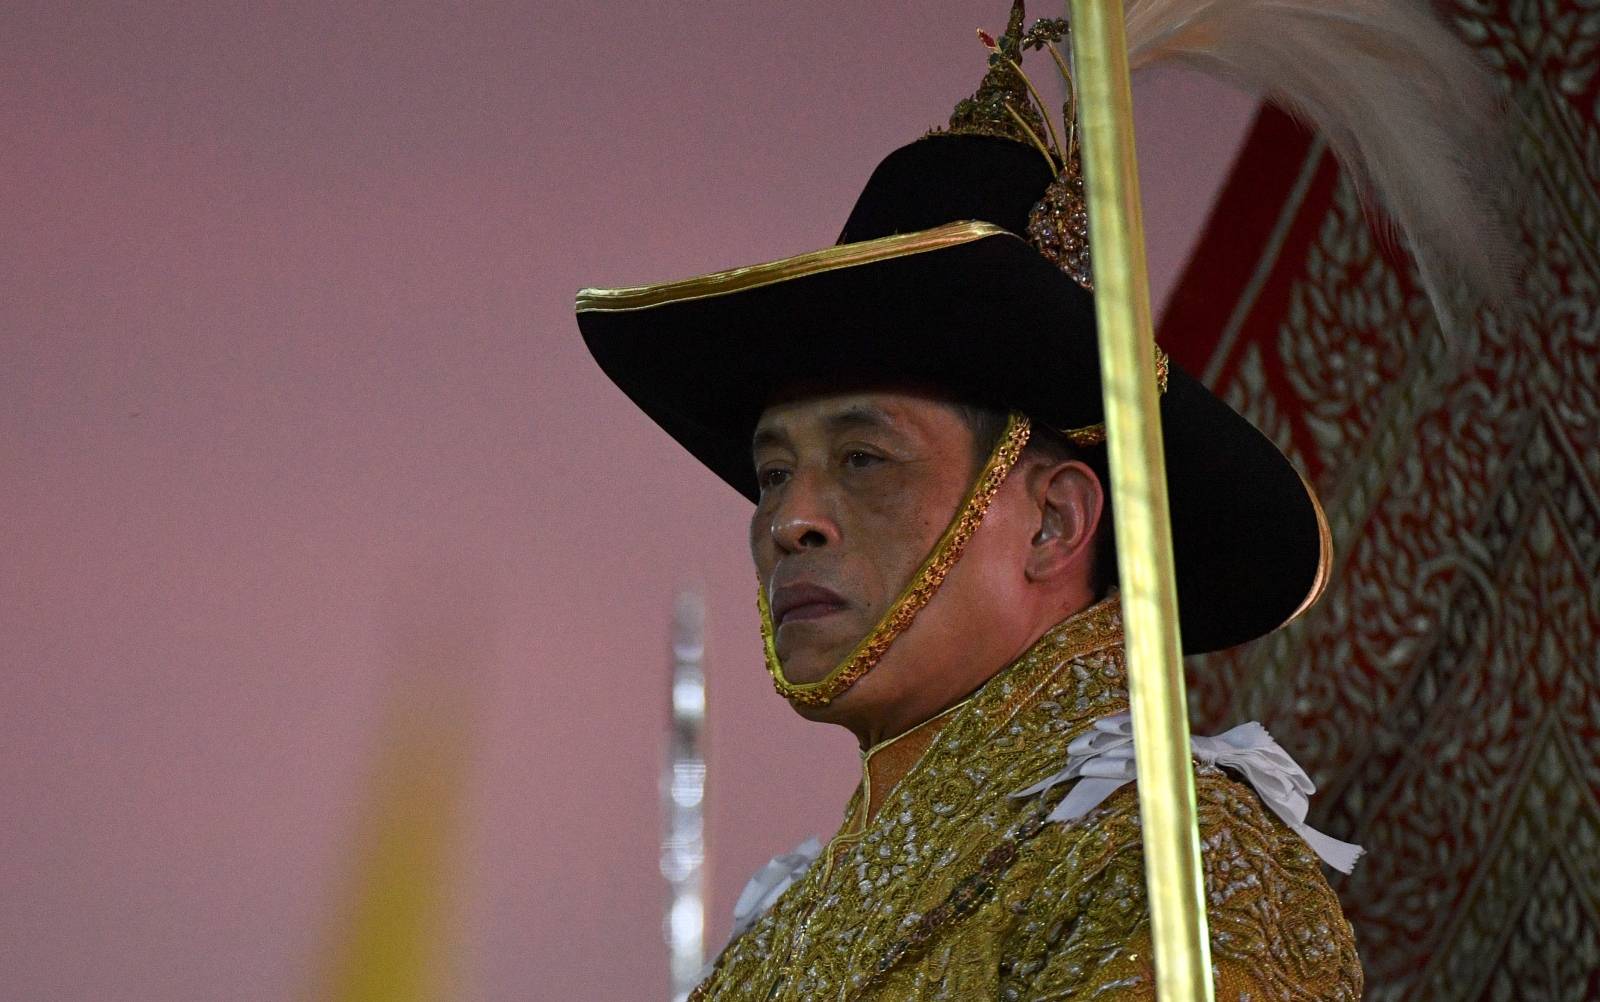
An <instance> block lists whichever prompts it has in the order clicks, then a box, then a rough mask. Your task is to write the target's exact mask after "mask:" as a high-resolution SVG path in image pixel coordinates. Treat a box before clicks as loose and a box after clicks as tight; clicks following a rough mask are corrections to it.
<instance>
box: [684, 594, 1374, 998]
mask: <svg viewBox="0 0 1600 1002" xmlns="http://www.w3.org/2000/svg"><path fill="white" fill-rule="evenodd" d="M1125 686H1126V679H1125V675H1124V668H1123V654H1122V631H1121V619H1120V614H1119V610H1118V607H1117V603H1116V601H1115V600H1114V599H1112V600H1108V601H1106V602H1102V603H1101V604H1099V605H1097V606H1095V607H1093V608H1092V609H1089V610H1086V611H1085V612H1083V613H1080V614H1079V615H1077V616H1075V617H1073V618H1071V619H1068V620H1067V621H1065V622H1063V623H1062V624H1061V625H1059V626H1057V627H1056V628H1055V629H1053V630H1052V631H1051V632H1050V633H1048V634H1046V635H1045V637H1043V638H1042V639H1041V640H1040V641H1039V643H1037V644H1036V645H1034V647H1033V648H1032V649H1031V650H1030V651H1029V652H1028V653H1027V654H1026V655H1024V656H1023V657H1022V658H1020V659H1019V660H1018V661H1017V662H1016V663H1014V664H1012V665H1011V666H1009V667H1008V668H1006V669H1005V670H1004V671H1002V672H1000V673H999V674H998V675H996V676H995V677H994V678H993V679H991V680H990V681H989V682H988V683H987V684H985V686H984V687H983V688H982V689H980V690H979V691H978V693H976V694H975V695H974V696H973V697H972V698H971V699H970V700H968V701H967V703H965V704H964V705H963V706H961V707H960V708H959V709H957V710H955V711H954V712H953V713H951V714H950V715H949V716H948V718H947V719H945V720H944V721H942V722H941V726H940V727H939V728H938V730H937V732H936V734H935V735H934V736H933V738H932V740H931V742H930V743H929V744H928V746H927V749H926V751H924V752H922V753H921V755H920V757H919V758H917V760H916V761H915V764H913V765H912V766H911V767H910V769H909V770H908V771H906V772H905V774H904V776H903V777H901V778H900V780H899V781H898V782H897V783H896V784H895V785H894V786H893V788H892V789H891V790H889V791H888V792H887V795H886V796H883V794H882V793H881V791H880V793H879V796H880V797H881V798H882V801H883V802H882V804H881V806H880V805H877V804H874V805H873V807H874V808H875V810H874V811H873V812H872V814H871V817H870V818H869V817H868V813H869V812H868V810H867V808H868V803H867V798H868V797H870V796H871V794H870V793H867V791H866V787H867V784H866V783H864V784H863V788H862V789H858V790H857V791H856V795H855V797H853V798H852V800H851V802H850V806H849V808H848V809H847V812H846V818H847V820H846V823H845V824H844V826H843V827H842V828H841V829H840V831H839V833H838V834H837V835H835V836H834V838H833V840H832V841H831V842H830V843H829V844H828V846H827V847H826V848H825V849H824V850H823V853H822V855H821V856H820V857H819V858H818V859H817V860H816V861H815V862H814V863H813V864H812V865H811V866H810V868H809V869H808V870H807V871H806V872H805V874H804V875H803V876H802V877H801V878H800V879H798V880H797V881H796V882H795V883H794V884H793V885H792V886H790V887H789V888H788V890H787V891H785V892H784V893H783V895H782V896H781V897H780V898H779V899H778V900H777V902H776V903H775V904H774V905H773V907H772V908H771V909H769V910H768V911H767V913H766V914H765V915H763V916H761V918H760V919H758V920H757V921H756V922H755V923H754V925H753V926H751V927H750V928H749V929H747V930H746V931H745V932H744V933H743V935H740V936H739V937H737V938H736V939H735V940H734V941H733V942H731V943H730V944H729V945H728V947H727V948H726V949H725V950H724V951H723V953H722V955H721V956H720V957H719V958H718V960H717V963H716V966H715V967H714V969H713V970H712V972H711V974H710V976H709V977H708V978H707V979H706V981H705V982H704V983H703V984H701V985H700V987H699V988H698V989H696V991H695V993H694V994H693V995H692V996H691V998H692V999H699V1000H705V1002H712V1000H714V1002H742V1000H756V999H759V1000H763V1002H776V1000H813V999H819V1000H820V999H839V1000H880V1002H887V1000H899V999H919V1000H920V999H962V1000H968V999H1004V1000H1010V999H1019V1000H1023V999H1025V1000H1088V999H1097V1000H1099V999H1107V1000H1110V999H1115V1000H1144V999H1154V998H1155V987H1154V981H1153V976H1152V968H1151V951H1150V918H1149V910H1148V907H1147V905H1146V900H1145V889H1144V876H1143V872H1144V871H1143V860H1142V856H1141V847H1140V841H1139V818H1138V801H1137V795H1136V792H1135V791H1134V789H1133V788H1132V787H1131V786H1129V787H1127V788H1124V789H1122V790H1120V791H1118V792H1117V793H1116V794H1113V795H1112V797H1111V798H1110V799H1108V800H1107V801H1106V802H1105V803H1104V804H1103V805H1102V806H1101V807H1100V808H1098V809H1097V810H1096V811H1093V812H1091V813H1090V814H1089V815H1088V816H1087V817H1085V818H1082V819H1080V820H1079V821H1075V822H1070V823H1048V822H1046V821H1045V820H1044V819H1045V816H1046V815H1047V814H1048V813H1049V811H1050V809H1051V808H1052V807H1053V806H1054V805H1055V803H1056V802H1057V801H1059V799H1060V797H1061V795H1062V794H1063V793H1064V792H1065V788H1058V789H1056V790H1054V791H1047V792H1046V793H1044V794H1040V795H1037V796H1034V797H1029V798H1022V799H1019V798H1014V797H1012V796H1011V794H1012V793H1013V792H1014V791H1017V790H1021V789H1024V788H1025V787H1027V786H1029V785H1030V784H1032V783H1034V782H1035V781H1036V780H1038V779H1041V778H1043V777H1044V776H1047V775H1050V774H1052V773H1054V772H1055V771H1057V770H1058V769H1060V768H1061V766H1062V765H1063V763H1065V761H1066V756H1067V750H1066V749H1067V744H1068V742H1070V741H1071V740H1072V739H1073V738H1074V737H1076V736H1077V735H1078V734H1080V733H1081V732H1083V731H1084V730H1085V729H1086V728H1087V727H1088V726H1089V725H1090V724H1092V723H1093V722H1094V721H1095V720H1096V719H1098V718H1100V717H1103V716H1106V715H1108V714H1112V713H1117V712H1120V711H1122V710H1125V709H1126V708H1127V695H1126V688H1125ZM869 776H870V771H869ZM1197 796H1198V801H1199V813H1200V825H1201V835H1202V854H1203V858H1204V871H1205V881H1206V892H1207V896H1208V899H1209V903H1208V914H1209V918H1210V930H1211V942H1212V960H1213V965H1214V969H1215V973H1216V978H1217V982H1216V983H1217V987H1218V991H1217V999H1218V1000H1219V1002H1272V1000H1280V999H1281V1000H1326V1002H1353V1000H1356V999H1358V998H1359V997H1360V994H1361V967H1360V964H1359V962H1358V961H1357V959H1356V953H1355V945H1354V940H1353V937H1352V934H1351V930H1350V925H1349V923H1348V922H1346V921H1345V919H1344V917H1343V915H1342V914H1341V912H1340V910H1339V903H1338V900H1337V898H1336V897H1335V896H1334V894H1333V891H1332V889H1331V888H1329V886H1328V884H1327V881H1326V880H1325V879H1324V877H1323V875H1322V870H1321V865H1320V862H1319V861H1318V859H1317V857H1316V856H1315V855H1314V854H1313V853H1312V852H1311V850H1310V849H1309V848H1308V847H1307V845H1306V844H1305V842H1304V841H1303V840H1302V839H1301V838H1300V837H1299V836H1298V835H1296V834H1294V833H1293V832H1292V831H1290V830H1289V829H1288V827H1287V826H1286V825H1284V824H1283V823H1282V822H1281V821H1280V820H1279V819H1278V818H1277V817H1276V816H1274V815H1272V814H1271V813H1270V812H1268V811H1267V810H1266V809H1265V808H1263V806H1262V805H1261V803H1260V801H1259V800H1258V799H1257V798H1256V796H1255V794H1254V793H1253V792H1252V791H1251V790H1250V788H1249V787H1247V786H1244V785H1242V784H1240V783H1237V782H1235V781H1233V780H1232V779H1229V778H1228V777H1227V776H1225V775H1223V774H1222V773H1221V772H1220V771H1218V770H1217V769H1215V768H1213V767H1202V768H1201V769H1200V771H1199V774H1198V777H1197Z"/></svg>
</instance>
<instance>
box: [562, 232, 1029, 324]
mask: <svg viewBox="0 0 1600 1002" xmlns="http://www.w3.org/2000/svg"><path fill="white" fill-rule="evenodd" d="M989 237H1010V238H1011V239H1013V240H1019V241H1020V240H1021V239H1022V238H1021V237H1019V236H1017V235H1016V234H1015V233H1012V232H1011V231H1010V230H1008V229H1005V228H1004V227H1001V226H996V225H995V224H993V223H985V222H981V221H976V220H968V221H963V222H955V223H946V224H944V225H943V226H937V227H934V228H933V229H931V230H918V231H917V232H915V233H896V234H894V235H893V236H887V237H879V238H878V239H876V240H862V241H858V242H856V243H848V244H835V245H834V246H832V247H824V248H823V249H822V250H819V251H812V252H811V253H809V254H800V255H797V256H795V257H786V258H783V259H781V260H778V261H768V262H765V263H763V264H752V265H746V266H745V267H743V268H732V269H729V270H727V271H716V272H712V273H711V274H709V275H697V276H695V277H694V278H686V279H682V280H680V281H677V282H663V283H661V284H659V285H640V286H635V287H633V288H627V289H584V290H582V291H580V292H579V293H578V301H577V311H578V312H579V313H625V312H628V311H631V310H647V309H650V308H652V307H655V306H666V305H667V304H669V303H686V302H690V301H692V300H696V299H710V298H712V297H714V296H729V295H732V294H734V293H736V292H746V291H749V290H750V289H759V288H761V287H763V286H767V285H776V284H778V283H780V282H788V281H792V280H793V279H796V278H805V277H806V276H808V275H818V274H821V273H823V272H826V271H837V270H839V269H841V268H855V267H859V266H860V265H864V264H876V263H877V262H879V261H890V260H893V259H895V258H901V257H910V256H912V255H914V254H927V253H929V252H932V251H940V250H945V249H946V248H950V247H959V246H960V245H962V244H968V243H972V242H973V241H975V240H986V239H988V238H989Z"/></svg>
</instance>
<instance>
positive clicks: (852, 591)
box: [750, 391, 975, 683]
mask: <svg viewBox="0 0 1600 1002" xmlns="http://www.w3.org/2000/svg"><path fill="white" fill-rule="evenodd" d="M754 459H755V468H756V476H757V480H758V482H759V484H760V487H761V499H760V502H759V503H758V504H757V506H756V510H755V514H754V515H753V516H752V517H751V520H750V552H751V554H752V556H753V557H754V558H755V563H756V569H757V572H758V573H759V574H760V576H761V583H762V587H764V588H765V589H766V590H767V599H768V601H769V602H770V603H771V606H772V619H773V625H774V627H775V630H776V633H775V635H774V642H775V646H776V647H777V652H778V656H779V658H780V659H782V661H783V665H784V672H785V674H786V675H787V676H788V677H789V679H790V681H793V682H801V683H803V682H815V681H818V680H819V679H821V678H823V677H824V676H826V675H827V673H828V672H829V671H830V670H832V669H833V667H834V666H835V665H837V664H838V663H839V662H840V661H842V660H843V659H844V658H845V657H846V656H847V655H849V653H850V652H851V650H852V649H854V647H855V645H856V644H857V643H859V642H860V641H861V640H862V638H863V637H865V636H866V635H867V633H868V631H870V630H871V629H872V627H873V626H874V625H876V623H877V622H878V620H879V619H880V618H881V617H882V616H883V614H884V611H885V610H886V609H888V607H889V606H890V605H891V604H893V602H894V600H895V599H896V598H897V597H899V594H900V591H901V589H903V588H904V587H905V586H906V584H907V583H909V582H910V580H911V576H912V574H913V573H915V571H916V569H917V567H918V566H919V565H920V564H921V563H922V560H923V559H924V558H925V557H926V556H927V555H928V553H929V551H931V550H932V549H933V546H934V544H935V543H936V542H937V541H938V538H939V535H940V534H941V533H942V532H943V531H944V529H945V527H946V526H947V525H948V524H949V522H950V520H951V518H953V517H954V515H955V513H956V510H957V508H958V507H959V506H960V504H961V500H962V498H963V497H964V496H965V495H966V492H967V489H968V488H969V487H970V486H971V481H972V478H973V476H974V474H975V458H974V443H973V437H972V432H971V430H970V429H969V428H968V426H967V424H966V422H965V421H964V420H963V419H962V417H961V415H960V414H959V412H958V411H956V409H955V408H954V407H952V406H950V405H949V404H947V403H943V402H941V401H938V400H936V399H933V398H930V397H927V396H923V395H919V394H916V393H911V392H894V391H884V392H859V393H840V394H831V395H819V396H808V397H803V398H799V399H796V400H793V401H791V402H785V403H779V404H774V405H773V406H771V407H769V408H767V410H766V411H765V412H764V413H763V414H762V415H761V420H760V422H759V423H758V424H757V426H756V432H755V438H754Z"/></svg>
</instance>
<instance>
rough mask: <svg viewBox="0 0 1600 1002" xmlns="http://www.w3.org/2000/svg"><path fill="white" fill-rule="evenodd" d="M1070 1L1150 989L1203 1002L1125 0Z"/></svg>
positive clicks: (1202, 951)
mask: <svg viewBox="0 0 1600 1002" xmlns="http://www.w3.org/2000/svg"><path fill="white" fill-rule="evenodd" d="M1067 7H1068V11H1067V13H1068V17H1069V20H1070V22H1071V24H1072V55H1073V61H1074V63H1075V65H1074V67H1073V70H1074V78H1075V82H1076V84H1077V88H1078V102H1079V103H1078V113H1079V116H1080V119H1079V120H1080V122H1081V123H1082V150H1083V166H1084V175H1085V183H1086V186H1087V191H1088V202H1089V246H1090V247H1092V248H1093V253H1094V284H1095V296H1094V298H1095V313H1096V315H1097V317H1098V319H1099V328H1100V378H1101V382H1102V385H1103V392H1104V395H1105V411H1106V439H1107V445H1108V449H1109V452H1110V459H1111V496H1112V503H1113V510H1114V511H1115V512H1116V526H1117V570H1118V572H1119V574H1120V576H1121V579H1122V602H1123V610H1124V611H1123V615H1124V617H1125V624H1126V629H1127V645H1128V677H1129V690H1130V696H1131V700H1132V704H1133V733H1134V753H1135V756H1136V758H1137V762H1138V768H1139V812H1140V816H1141V818H1142V819H1143V830H1144V861H1145V884H1146V887H1147V888H1148V891H1149V897H1150V927H1151V937H1152V939H1153V940H1154V947H1155V968H1156V992H1157V997H1158V998H1159V999H1160V1000H1161V1002H1202V1000H1204V1002H1210V1000H1211V998H1212V988H1211V946H1210V941H1209V938H1208V936H1207V933H1206V910H1205V896H1204V888H1203V884H1202V877H1201V871H1200V838H1199V831H1198V827H1197V822H1196V814H1195V798H1194V767H1193V765H1192V764H1191V762H1190V758H1189V716H1188V708H1187V704H1186V701H1185V696H1184V684H1183V660H1182V645H1181V644H1180V642H1179V638H1178V597H1177V593H1176V590H1175V588H1174V586H1173V576H1172V528H1171V522H1170V520H1169V516H1168V513H1167V470H1166V465H1165V459H1164V454H1163V453H1162V449H1161V422H1160V414H1159V410H1158V406H1159V400H1158V396H1157V392H1156V385H1155V337H1154V333H1153V330H1152V326H1151V322H1150V284H1149V276H1148V274H1147V273H1146V270H1145V257H1144V220H1143V214H1142V212H1141V210H1140V207H1139V175H1138V169H1137V164H1136V161H1135V159H1134V148H1133V99H1132V96H1131V94H1130V92H1129V86H1128V45H1127V39H1126V36H1125V25H1124V12H1123V5H1122V0H1068V2H1067Z"/></svg>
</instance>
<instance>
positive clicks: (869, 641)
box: [756, 412, 1031, 706]
mask: <svg viewBox="0 0 1600 1002" xmlns="http://www.w3.org/2000/svg"><path fill="white" fill-rule="evenodd" d="M1030 430H1031V425H1030V424H1029V422H1028V419H1027V417H1026V416H1024V415H1022V414H1018V413H1016V412H1013V413H1012V414H1010V415H1009V416H1008V417H1007V419H1006V428H1005V432H1004V433H1003V434H1002V435H1001V436H1000V440H999V442H997V443H996V444H995V447H994V450H993V451H992V452H990V454H989V459H988V461H987V462H986V463H985V464H984V466H983V470H982V471H981V472H979V474H978V477H977V479H976V480H975V481H974V482H973V485H972V488H971V489H970V490H969V491H968V492H967V496H966V498H965V500H963V501H962V503H961V507H960V508H959V509H957V510H956V515H955V517H954V518H953V519H951V521H950V524H949V525H948V526H947V527H946V528H945V530H944V534H943V535H941V536H940V537H939V541H938V543H936V544H934V547H933V551H932V552H931V553H929V554H928V556H927V558H926V559H924V560H923V561H922V565H921V566H920V567H918V568H917V572H916V573H915V574H913V575H912V576H911V581H910V583H909V584H907V585H906V587H905V589H904V590H903V591H901V592H900V596H899V597H898V598H896V599H895V601H894V604H893V605H891V606H889V608H888V610H887V611H885V612H884V614H883V618H881V619H880V620H878V623H877V625H876V626H874V627H873V628H872V631H871V632H870V633H868V634H867V635H866V637H864V638H863V639H862V640H861V642H860V643H859V644H857V645H856V647H855V650H853V651H851V652H850V654H849V656H848V657H846V658H845V659H844V660H843V661H841V662H840V663H839V664H838V665H837V666H836V667H835V668H834V669H833V670H832V671H830V672H829V673H828V674H827V675H826V676H825V677H824V678H822V679H820V680H818V681H816V682H791V681H789V679H788V677H787V676H785V675H784V673H783V662H782V661H781V660H779V658H778V650H777V647H776V646H775V645H774V640H773V634H774V632H775V630H774V627H773V625H772V607H771V605H770V604H769V602H768V599H767V588H766V584H765V582H762V583H759V584H758V585H757V587H756V606H757V608H758V609H759V610H760V612H761V646H762V649H763V651H764V652H765V654H766V660H767V671H768V672H769V673H770V674H771V675H772V686H773V688H774V689H776V690H777V692H778V695H780V696H782V697H783V698H785V699H787V700H789V701H790V702H792V703H798V704H801V705H803V706H827V705H828V704H829V703H831V702H833V701H834V700H835V699H837V698H838V697H839V696H840V695H842V694H843V693H844V692H845V691H846V690H847V689H849V688H850V687H851V686H853V685H855V684H856V683H857V682H858V681H860V680H861V678H862V677H863V676H864V675H866V674H867V672H869V671H871V670H872V669H873V668H874V667H876V666H877V664H878V662H879V660H881V659H882V658H883V655H884V654H885V652H887V651H888V650H889V646H890V645H891V644H893V643H894V642H895V640H896V639H897V638H898V637H899V636H900V635H901V634H902V633H904V632H905V631H906V630H907V628H909V627H910V626H911V623H912V621H913V620H915V619H916V618H917V613H919V612H921V611H922V608H923V606H925V605H927V604H928V600H929V599H931V598H933V595H934V592H936V591H938V590H939V586H940V585H941V584H943V583H944V579H945V575H947V574H949V573H950V568H952V567H954V566H955V565H956V561H958V560H960V559H961V554H962V553H964V552H965V551H966V548H967V543H969V542H970V541H971V540H972V534H973V533H975V532H977V531H978V526H979V525H980V524H981V523H982V522H983V516H984V513H986V512H987V511H988V510H989V504H990V503H991V502H992V501H993V500H994V496H995V493H996V492H997V491H999V490H1000V485H1001V484H1003V483H1005V479H1006V476H1007V475H1008V474H1010V472H1011V469H1012V467H1014V466H1016V464H1017V460H1018V459H1020V458H1022V449H1023V447H1024V446H1026V445H1027V444H1028V434H1029V432H1030Z"/></svg>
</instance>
